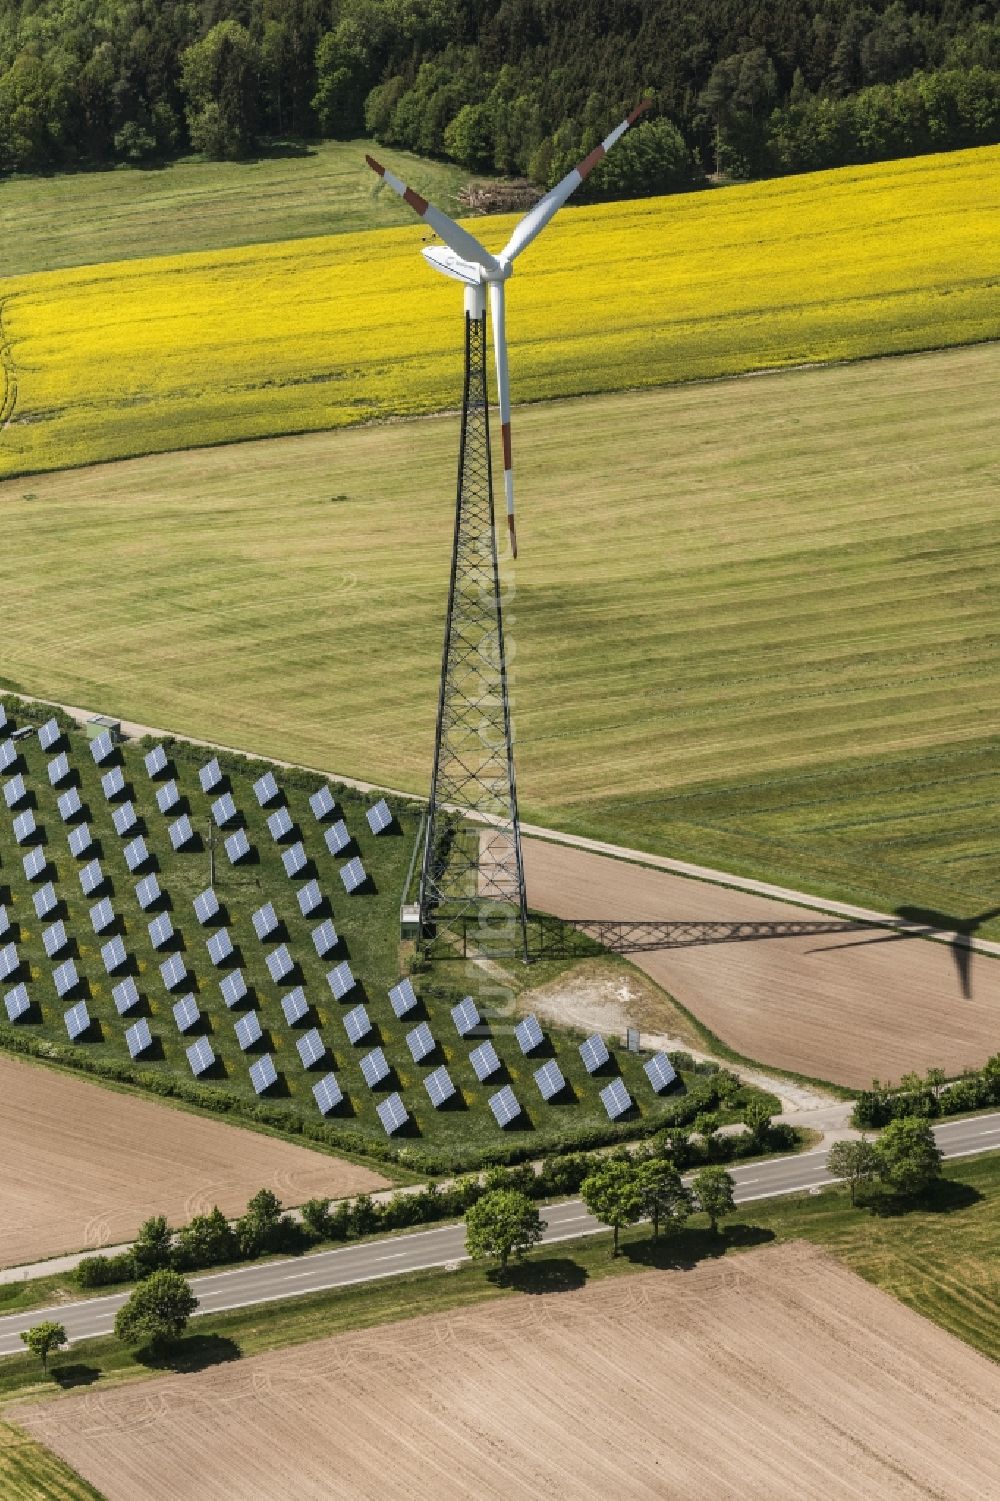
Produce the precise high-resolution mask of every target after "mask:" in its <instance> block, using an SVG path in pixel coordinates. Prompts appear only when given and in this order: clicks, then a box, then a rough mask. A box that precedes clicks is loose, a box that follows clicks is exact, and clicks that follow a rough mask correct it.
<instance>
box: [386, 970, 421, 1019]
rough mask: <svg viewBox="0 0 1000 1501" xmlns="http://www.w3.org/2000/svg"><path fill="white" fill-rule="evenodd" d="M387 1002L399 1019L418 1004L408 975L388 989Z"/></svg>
mask: <svg viewBox="0 0 1000 1501" xmlns="http://www.w3.org/2000/svg"><path fill="white" fill-rule="evenodd" d="M389 1004H390V1006H391V1007H392V1009H393V1011H394V1013H395V1015H396V1017H397V1018H398V1019H399V1020H400V1021H401V1020H402V1019H403V1017H404V1016H408V1015H409V1013H410V1012H411V1011H412V1010H414V1008H415V1007H416V1006H417V1005H418V1004H419V1002H418V1001H417V996H416V992H415V991H414V989H413V981H412V980H411V979H410V977H409V976H407V977H406V979H405V980H400V981H399V983H398V984H396V985H394V986H393V987H392V989H391V990H390V991H389Z"/></svg>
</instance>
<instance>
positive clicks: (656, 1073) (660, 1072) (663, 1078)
mask: <svg viewBox="0 0 1000 1501" xmlns="http://www.w3.org/2000/svg"><path fill="white" fill-rule="evenodd" d="M642 1067H643V1071H644V1072H645V1075H646V1078H647V1079H648V1080H649V1082H650V1084H651V1085H652V1086H653V1089H654V1090H655V1091H656V1093H657V1094H659V1093H660V1091H661V1090H664V1089H666V1088H667V1086H668V1085H670V1084H673V1082H674V1080H675V1079H676V1078H677V1070H676V1069H675V1068H674V1066H673V1064H672V1063H671V1061H670V1059H669V1058H668V1057H667V1055H666V1053H654V1054H653V1056H652V1058H650V1059H649V1060H648V1062H646V1063H644V1064H643V1065H642Z"/></svg>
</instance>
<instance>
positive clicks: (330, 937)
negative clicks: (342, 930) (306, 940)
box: [312, 917, 340, 959]
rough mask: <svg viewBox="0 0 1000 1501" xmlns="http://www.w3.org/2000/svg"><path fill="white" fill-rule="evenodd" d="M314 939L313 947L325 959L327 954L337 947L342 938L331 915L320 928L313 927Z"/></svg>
mask: <svg viewBox="0 0 1000 1501" xmlns="http://www.w3.org/2000/svg"><path fill="white" fill-rule="evenodd" d="M312 941H313V948H314V949H315V950H316V952H317V954H318V955H319V957H320V958H321V959H325V958H326V956H327V954H329V953H331V952H332V950H333V949H335V948H336V947H337V944H338V943H339V942H340V940H339V938H338V937H337V930H336V928H335V927H334V926H333V922H332V920H331V919H330V918H329V917H328V918H327V919H326V921H325V922H321V923H320V925H319V927H318V928H313V930H312Z"/></svg>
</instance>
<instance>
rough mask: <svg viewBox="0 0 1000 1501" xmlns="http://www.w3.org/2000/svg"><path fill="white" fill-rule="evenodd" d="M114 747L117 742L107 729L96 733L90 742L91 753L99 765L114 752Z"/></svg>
mask: <svg viewBox="0 0 1000 1501" xmlns="http://www.w3.org/2000/svg"><path fill="white" fill-rule="evenodd" d="M114 749H115V742H114V741H113V740H112V738H111V736H110V735H109V734H108V732H107V730H104V731H103V732H102V733H101V734H100V735H95V737H94V739H93V740H92V741H91V742H90V754H91V755H92V756H93V758H94V761H95V763H96V764H97V765H98V766H100V765H102V764H103V763H104V762H105V761H106V760H107V759H108V757H109V756H110V755H113V754H114Z"/></svg>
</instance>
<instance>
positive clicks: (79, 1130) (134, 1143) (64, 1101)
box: [0, 1057, 385, 1266]
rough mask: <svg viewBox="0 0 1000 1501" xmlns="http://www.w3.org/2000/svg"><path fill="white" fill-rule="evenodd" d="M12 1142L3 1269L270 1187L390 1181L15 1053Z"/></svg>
mask: <svg viewBox="0 0 1000 1501" xmlns="http://www.w3.org/2000/svg"><path fill="white" fill-rule="evenodd" d="M0 1141H2V1143H3V1172H2V1185H3V1194H2V1197H3V1212H2V1214H0V1266H17V1265H20V1264H21V1263H22V1262H25V1261H33V1260H35V1259H36V1258H37V1259H42V1258H45V1257H49V1256H57V1255H59V1254H60V1253H61V1252H65V1251H77V1250H81V1249H83V1248H85V1247H88V1248H89V1247H97V1246H102V1245H114V1244H116V1243H118V1242H121V1241H125V1240H128V1239H129V1238H130V1237H131V1236H132V1235H134V1233H135V1231H136V1230H138V1228H139V1226H140V1224H141V1223H142V1221H143V1220H144V1219H146V1218H147V1216H149V1215H151V1214H165V1215H166V1216H167V1219H168V1220H170V1221H171V1223H173V1224H180V1223H183V1222H184V1221H185V1220H189V1219H190V1218H191V1216H192V1215H194V1214H202V1213H204V1212H206V1211H207V1210H209V1209H211V1208H212V1205H213V1204H218V1205H219V1208H220V1209H221V1210H222V1211H223V1213H225V1214H227V1215H235V1214H239V1213H240V1212H241V1211H242V1210H243V1208H244V1207H245V1205H246V1201H247V1199H248V1198H249V1197H250V1195H251V1194H254V1193H256V1192H257V1190H258V1188H272V1189H273V1190H274V1191H275V1193H276V1194H278V1196H279V1198H281V1199H282V1200H284V1202H285V1203H286V1204H290V1205H291V1204H301V1203H303V1202H304V1200H306V1199H309V1198H312V1197H314V1196H318V1195H320V1194H323V1195H329V1197H331V1198H336V1197H339V1196H341V1195H344V1194H354V1193H365V1192H367V1191H368V1190H370V1189H375V1188H384V1187H385V1179H384V1178H380V1177H379V1176H378V1174H376V1173H372V1172H369V1170H368V1169H367V1168H364V1167H356V1166H355V1165H354V1164H353V1163H350V1162H342V1161H341V1160H340V1159H339V1158H336V1157H327V1156H325V1155H324V1154H322V1153H320V1152H311V1151H309V1150H308V1149H307V1148H305V1147H297V1146H292V1145H291V1144H290V1143H288V1142H283V1141H277V1140H275V1139H274V1138H272V1137H269V1136H262V1135H260V1134H259V1133H258V1132H256V1131H243V1130H240V1129H239V1127H236V1126H229V1125H226V1124H224V1123H223V1122H221V1121H213V1120H205V1119H203V1118H201V1117H199V1116H195V1115H189V1114H188V1113H187V1112H186V1111H183V1110H174V1109H171V1108H170V1107H169V1106H166V1105H162V1104H160V1103H159V1102H157V1101H155V1100H140V1099H136V1098H135V1096H133V1095H126V1094H118V1093H117V1092H115V1091H113V1090H110V1089H103V1088H101V1087H100V1086H99V1085H96V1084H90V1083H88V1082H87V1081H86V1080H83V1079H74V1078H72V1077H70V1076H69V1075H67V1074H62V1073H56V1072H54V1071H53V1070H51V1069H47V1068H39V1067H35V1066H33V1065H31V1064H27V1063H21V1062H19V1061H17V1060H16V1059H13V1058H3V1057H0Z"/></svg>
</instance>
